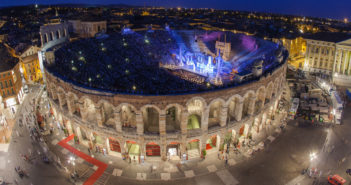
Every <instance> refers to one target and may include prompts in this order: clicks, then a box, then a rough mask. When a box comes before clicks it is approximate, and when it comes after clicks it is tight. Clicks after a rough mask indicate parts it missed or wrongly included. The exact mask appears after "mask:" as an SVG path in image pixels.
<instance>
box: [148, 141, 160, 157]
mask: <svg viewBox="0 0 351 185" xmlns="http://www.w3.org/2000/svg"><path fill="white" fill-rule="evenodd" d="M145 153H146V156H161V147H160V145H158V144H157V143H155V142H150V143H147V144H146V146H145Z"/></svg>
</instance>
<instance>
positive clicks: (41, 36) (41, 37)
mask: <svg viewBox="0 0 351 185" xmlns="http://www.w3.org/2000/svg"><path fill="white" fill-rule="evenodd" d="M40 41H41V47H43V46H44V37H43V35H42V34H41V33H40Z"/></svg>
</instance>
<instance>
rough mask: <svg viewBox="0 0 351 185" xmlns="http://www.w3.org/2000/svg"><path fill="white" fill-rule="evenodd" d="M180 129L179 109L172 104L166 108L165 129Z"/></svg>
mask: <svg viewBox="0 0 351 185" xmlns="http://www.w3.org/2000/svg"><path fill="white" fill-rule="evenodd" d="M179 130H180V110H179V109H178V108H177V107H176V106H172V107H170V108H168V109H167V110H166V131H167V132H175V131H179Z"/></svg>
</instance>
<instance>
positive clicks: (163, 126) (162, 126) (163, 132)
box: [159, 110, 167, 160]
mask: <svg viewBox="0 0 351 185" xmlns="http://www.w3.org/2000/svg"><path fill="white" fill-rule="evenodd" d="M159 131H160V140H161V143H160V149H161V159H162V160H166V159H167V151H166V150H167V142H166V139H167V138H166V111H165V110H161V111H160V116H159Z"/></svg>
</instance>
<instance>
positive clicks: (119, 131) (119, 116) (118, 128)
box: [113, 112, 123, 133]
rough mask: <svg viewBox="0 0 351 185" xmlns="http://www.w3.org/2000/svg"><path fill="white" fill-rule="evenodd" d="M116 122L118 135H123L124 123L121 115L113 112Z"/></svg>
mask: <svg viewBox="0 0 351 185" xmlns="http://www.w3.org/2000/svg"><path fill="white" fill-rule="evenodd" d="M113 117H114V120H115V121H116V131H117V133H122V132H123V131H122V123H121V113H120V112H113Z"/></svg>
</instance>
